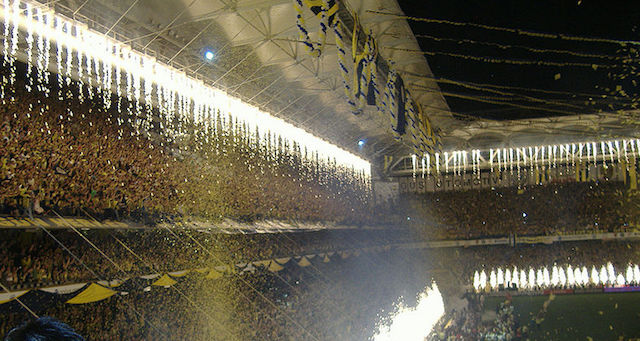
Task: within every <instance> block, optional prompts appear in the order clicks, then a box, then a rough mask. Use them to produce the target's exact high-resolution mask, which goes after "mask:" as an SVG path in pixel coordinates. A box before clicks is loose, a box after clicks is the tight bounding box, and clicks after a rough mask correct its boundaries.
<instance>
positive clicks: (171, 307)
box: [0, 253, 430, 340]
mask: <svg viewBox="0 0 640 341" xmlns="http://www.w3.org/2000/svg"><path fill="white" fill-rule="evenodd" d="M412 259H413V260H412ZM422 265H423V264H422V263H421V262H417V261H415V259H414V258H413V257H411V256H410V255H408V254H402V253H399V254H396V253H384V254H381V255H376V254H369V255H367V256H360V257H349V258H347V259H342V258H341V257H337V258H336V259H335V260H332V262H330V263H322V262H315V263H314V266H313V267H305V268H302V267H286V268H285V269H283V270H282V271H280V272H278V273H273V272H269V271H267V270H265V269H260V268H258V269H257V270H256V271H255V272H254V273H245V274H243V275H238V276H225V277H222V278H219V279H216V280H211V279H206V278H204V277H203V275H202V274H198V273H192V274H190V275H187V276H186V277H183V278H180V279H178V283H177V284H175V285H174V286H173V287H169V288H163V287H152V288H151V290H150V291H144V290H142V287H143V286H144V285H147V284H142V285H139V286H138V287H137V288H135V287H128V288H122V287H119V288H118V289H117V290H127V291H128V294H127V295H120V294H119V295H114V296H112V297H110V298H108V299H106V300H103V301H100V302H95V303H89V304H83V305H70V304H66V303H63V301H64V300H59V299H57V296H54V295H50V296H48V300H49V301H48V302H44V303H42V302H39V303H40V304H37V302H34V299H31V298H29V296H28V295H25V296H23V297H22V299H23V302H24V303H25V304H27V305H28V306H29V307H30V308H32V309H33V310H34V312H36V313H37V314H38V315H48V316H53V317H55V318H58V319H60V320H62V321H64V322H66V323H68V324H70V325H71V326H72V327H74V328H75V329H76V330H77V331H78V332H80V333H81V334H83V335H84V336H85V337H87V338H88V339H90V340H112V339H136V340H159V339H165V337H166V339H170V340H230V339H237V340H356V339H357V340H364V339H368V338H370V337H371V336H373V335H374V334H375V331H376V328H377V326H378V325H379V324H380V323H382V322H381V317H382V316H387V315H389V314H392V313H393V312H394V310H395V309H396V308H395V307H396V304H397V303H398V301H399V300H404V301H408V303H407V304H409V305H410V304H412V302H411V300H413V301H415V297H417V295H418V294H419V293H420V292H421V291H422V290H424V285H425V284H426V283H429V282H430V278H429V275H428V271H427V270H426V268H425V267H423V266H422ZM185 296H187V297H188V299H186V298H185ZM402 297H404V299H403V298H402ZM65 298H66V299H68V296H67V297H65ZM413 304H415V302H413ZM8 305H10V307H7V306H8ZM1 307H2V309H0V321H1V322H0V334H3V333H6V332H7V331H8V329H10V328H11V327H12V326H15V325H18V324H19V323H20V322H22V321H23V320H25V319H28V318H29V314H28V313H27V312H26V311H25V310H24V309H22V308H21V307H20V305H18V304H17V303H16V302H15V301H13V302H11V303H9V304H4V305H2V306H1ZM383 320H384V319H383Z"/></svg>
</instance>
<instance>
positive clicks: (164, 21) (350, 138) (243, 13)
mask: <svg viewBox="0 0 640 341" xmlns="http://www.w3.org/2000/svg"><path fill="white" fill-rule="evenodd" d="M41 2H43V1H41ZM454 2H455V3H456V4H455V5H454V4H449V2H445V1H436V2H430V3H429V4H428V5H427V4H424V3H423V2H415V1H409V0H407V1H404V0H402V1H400V4H398V2H396V1H395V0H382V1H375V2H374V1H371V0H360V1H358V0H349V1H344V2H341V4H345V6H341V7H340V10H339V11H338V13H337V15H338V16H339V17H340V19H342V21H343V22H344V23H345V26H347V27H346V30H345V31H347V32H346V37H345V41H347V42H348V43H349V44H348V45H350V42H351V32H352V31H351V30H352V28H353V26H354V23H356V22H357V23H358V24H359V25H360V27H361V28H362V29H361V30H360V32H359V37H360V40H359V41H358V43H359V45H362V44H363V43H364V36H365V35H364V33H363V32H367V31H368V30H371V31H372V33H373V35H374V36H375V37H376V40H377V44H378V46H379V49H380V54H381V57H382V58H381V59H382V60H383V61H384V62H383V64H384V63H386V61H387V60H391V61H393V62H394V63H395V67H396V68H397V69H398V70H399V71H400V73H401V75H402V77H403V78H404V80H405V83H406V84H407V85H408V88H409V89H410V91H411V93H412V94H413V96H414V98H415V99H416V100H417V101H418V102H419V103H420V104H421V105H422V106H423V107H424V108H425V109H426V111H427V112H428V113H429V116H430V118H431V120H432V121H433V123H434V125H435V126H436V127H439V128H441V129H442V133H443V136H444V142H445V148H464V147H466V146H468V145H470V144H473V145H476V144H485V145H486V144H491V143H494V142H493V141H494V140H495V141H498V142H497V143H501V144H503V145H504V144H510V143H515V142H514V141H518V140H519V139H520V140H521V139H523V138H524V137H530V136H533V137H534V138H536V136H547V140H546V141H547V142H553V141H550V140H549V138H548V136H549V135H557V133H558V132H560V131H563V130H562V129H564V131H567V130H571V131H574V132H577V133H576V135H579V136H580V137H583V136H589V137H594V136H600V135H606V136H611V135H616V136H618V135H624V136H629V135H630V134H631V135H634V134H635V132H634V131H633V129H630V128H629V124H630V123H633V125H632V127H633V128H635V127H636V126H635V120H634V118H635V116H636V115H635V111H633V109H634V108H632V107H630V106H628V105H626V104H629V103H631V102H632V101H633V98H632V97H633V93H632V92H629V93H627V97H625V96H624V95H623V94H621V93H620V92H619V91H618V93H615V94H613V95H611V94H609V93H607V92H606V91H605V90H604V89H602V88H591V87H592V86H593V84H592V83H588V82H587V80H589V81H591V80H592V79H591V78H589V77H587V76H585V75H586V74H591V73H594V74H595V73H598V75H599V77H600V78H593V82H594V84H597V85H599V86H602V87H605V86H606V87H614V89H615V82H614V83H613V85H610V84H609V83H607V82H605V81H606V80H607V79H610V77H608V76H606V77H604V78H603V77H602V73H603V72H607V71H605V69H602V70H600V69H598V70H592V69H591V68H590V67H559V66H558V67H543V66H540V65H537V66H531V67H530V65H529V66H526V67H524V66H521V65H501V64H494V63H487V62H482V63H480V62H469V61H467V60H465V59H464V58H455V57H451V56H444V55H434V56H430V55H428V54H427V55H426V58H425V54H424V53H422V52H432V51H440V52H447V53H454V54H462V55H478V56H484V55H488V54H489V53H490V52H496V55H495V56H494V57H495V58H500V59H518V60H525V59H526V60H545V61H546V60H548V61H550V62H556V63H560V62H564V61H567V62H574V63H578V62H580V63H583V64H586V63H589V64H591V63H596V62H594V61H593V60H589V61H580V60H581V59H580V58H579V57H575V56H571V55H568V56H564V55H557V54H553V55H550V56H547V55H546V54H535V53H529V52H527V51H528V50H522V49H520V50H517V51H511V50H516V49H515V48H507V49H504V48H496V47H495V46H485V45H482V46H479V47H478V46H476V45H478V44H477V43H455V42H452V41H448V40H446V41H438V40H435V39H431V38H426V36H434V37H439V38H446V39H455V40H460V39H473V40H474V41H475V40H477V41H483V42H490V43H501V44H506V45H514V44H516V43H517V44H519V45H527V46H530V47H531V48H545V49H562V50H572V51H578V52H584V53H594V54H606V55H612V56H620V55H627V54H629V53H630V52H629V51H627V50H625V47H624V46H620V45H615V44H609V45H615V46H607V44H606V43H600V44H596V45H595V46H597V47H594V48H593V49H591V46H593V45H584V46H585V48H584V49H583V48H578V47H577V46H578V43H575V44H565V42H564V41H560V40H558V39H555V40H554V39H550V40H551V41H552V42H551V43H550V44H549V45H543V44H542V45H536V44H537V41H538V40H536V39H533V38H527V39H523V38H522V37H521V35H517V34H516V35H515V37H511V38H510V39H511V40H509V39H506V40H505V39H503V38H504V37H505V36H507V33H504V32H502V33H500V32H498V33H500V34H497V33H495V32H491V31H490V30H484V31H483V30H479V29H475V28H474V29H471V28H468V27H462V28H460V27H458V26H455V25H451V24H439V25H437V24H428V23H424V22H422V23H420V22H417V21H414V20H406V18H403V17H398V16H397V14H403V13H410V14H411V15H412V16H417V17H423V16H424V17H426V16H429V17H433V18H438V19H448V20H452V21H460V22H475V23H481V24H490V25H496V26H500V27H502V26H505V27H514V28H526V29H531V30H535V31H544V32H555V33H567V34H575V35H588V36H598V37H606V38H612V39H628V40H631V39H634V37H637V32H636V31H635V30H636V26H633V25H632V23H631V22H638V20H635V21H630V20H629V22H628V23H626V22H625V23H623V22H621V21H623V20H620V22H613V21H602V22H599V24H600V25H599V27H597V28H596V27H591V30H588V29H587V28H586V27H583V26H585V25H586V24H591V26H595V25H593V22H591V21H593V20H595V19H593V17H592V16H593V15H597V14H599V15H601V16H606V17H607V18H609V19H610V20H613V18H615V17H616V15H621V16H622V15H625V16H623V17H622V18H631V19H632V18H633V16H635V18H636V19H637V15H638V12H637V11H623V10H620V11H618V10H617V9H616V11H618V12H616V11H612V12H611V14H606V15H605V14H602V13H600V12H598V8H597V7H596V8H592V7H588V8H589V11H586V12H585V13H583V14H581V15H580V16H578V19H575V20H574V21H571V22H568V23H565V24H564V25H561V24H560V23H561V22H562V20H563V19H564V18H565V17H566V16H568V15H570V14H571V13H572V12H571V9H572V8H573V7H575V4H573V5H572V6H573V7H572V6H569V5H568V4H567V3H563V4H562V5H556V6H559V7H561V8H565V9H566V11H565V12H559V13H558V14H553V15H552V14H550V13H555V12H554V11H556V9H554V8H555V7H553V6H551V5H549V6H547V7H549V8H548V9H547V10H545V11H531V10H529V9H527V8H526V7H519V8H517V9H514V7H513V6H516V5H513V6H510V7H509V6H507V7H508V8H507V9H504V10H503V11H499V9H500V8H499V6H498V5H487V6H489V7H486V8H485V7H482V8H469V7H468V6H466V5H465V6H463V4H462V3H461V1H454ZM46 3H48V4H49V5H50V6H52V7H55V9H56V11H58V12H60V13H62V14H64V15H67V16H70V17H74V18H76V19H78V20H81V21H85V22H86V23H87V24H88V25H89V27H91V28H93V29H95V30H98V31H100V32H108V33H109V34H111V35H115V36H116V37H117V39H119V40H121V41H126V42H130V43H131V44H132V45H133V47H134V48H135V49H138V50H141V51H145V52H147V53H151V54H154V55H155V56H156V57H157V59H158V60H159V61H162V62H166V63H170V64H173V65H174V66H176V67H178V68H180V69H182V70H185V71H186V72H188V73H189V74H191V75H195V76H197V77H199V78H202V79H203V80H204V81H206V82H208V83H210V84H213V85H215V86H219V87H221V88H223V89H226V90H227V91H228V92H229V93H232V94H234V95H237V96H239V97H240V98H243V99H244V100H245V101H247V102H249V103H253V104H255V105H257V106H259V107H261V108H262V109H265V110H267V111H269V112H271V113H273V114H275V115H277V116H279V117H282V118H285V119H286V120H288V121H290V122H291V123H293V124H294V125H296V126H300V127H302V128H304V129H306V130H308V131H309V132H311V133H313V134H315V135H317V136H320V137H322V138H325V139H327V140H329V141H332V142H333V143H335V144H338V145H340V146H341V147H343V148H346V149H348V150H351V151H355V152H357V153H359V154H361V155H363V156H364V157H366V158H368V159H370V160H371V161H374V162H375V161H378V160H380V159H381V158H382V156H383V155H403V154H407V153H408V152H409V148H408V147H407V145H406V144H405V143H403V142H399V141H397V140H395V139H394V138H393V136H392V133H391V130H390V129H389V120H388V118H384V117H382V116H381V115H379V114H378V113H377V111H376V109H375V107H372V106H370V107H369V108H368V109H367V110H365V112H364V113H363V114H362V115H358V116H356V115H353V114H352V113H351V108H350V107H349V105H348V104H347V101H346V98H345V96H344V89H343V85H342V76H341V74H340V70H339V66H338V56H337V53H336V47H335V45H334V44H333V35H332V34H330V38H329V40H328V42H329V44H328V45H327V46H326V47H325V49H324V51H323V53H322V56H321V57H320V58H319V59H318V58H313V57H311V56H310V55H309V54H308V53H307V52H306V51H305V49H304V45H303V44H302V43H301V42H300V37H299V30H298V28H297V27H296V10H295V9H294V6H293V1H292V0H235V1H234V0H207V1H205V0H163V1H158V0H57V1H48V2H46ZM418 3H419V4H420V5H419V6H416V5H417V4H418ZM602 3H603V4H604V3H605V2H602ZM465 4H466V2H465ZM503 5H504V4H503ZM483 6H484V5H483ZM491 6H493V7H491ZM518 6H520V4H518ZM522 6H526V5H524V4H523V5H522ZM531 6H534V5H533V4H532V5H531ZM535 6H538V5H535ZM540 6H542V5H540ZM582 6H587V4H584V5H582ZM588 6H592V5H590V4H589V5H588ZM614 7H615V6H614ZM403 10H404V12H403ZM577 10H581V9H580V8H579V6H578V9H577ZM510 11H511V12H510ZM378 12H384V13H391V14H394V15H383V14H380V13H378ZM527 12H530V13H529V14H527ZM601 12H606V11H601ZM303 13H304V20H305V22H306V28H307V29H308V30H309V31H310V35H311V38H312V39H315V38H316V37H317V35H318V31H319V27H320V25H319V20H318V18H317V17H316V16H314V15H313V13H312V12H311V11H309V10H308V9H306V8H305V9H304V11H303ZM513 13H517V14H519V15H513ZM354 14H355V15H354ZM489 14H491V15H489ZM547 17H548V20H549V24H548V25H547V20H546V18H547ZM528 18H529V19H531V20H529V19H528ZM356 19H357V20H356ZM580 20H583V21H580ZM589 20H591V21H589ZM574 22H575V23H577V24H574ZM612 23H615V25H609V24H612ZM581 27H582V28H581ZM629 30H631V32H628V31H629ZM620 32H623V33H624V34H623V33H620ZM414 33H415V34H416V35H418V37H419V38H416V35H414ZM521 39H523V40H522V41H521ZM539 40H541V39H539ZM467 45H469V46H467ZM580 46H582V45H580ZM628 46H633V45H627V48H628ZM347 48H349V46H347ZM456 49H457V50H456ZM618 50H623V51H618ZM207 51H209V52H211V53H210V54H208V56H207V57H211V59H212V60H211V61H207V60H206V58H204V55H205V54H206V52H207ZM574 57H575V58H574ZM583 59H584V58H583ZM427 61H429V63H430V64H431V65H432V66H434V67H435V70H436V72H435V74H434V73H432V72H431V68H430V65H429V64H427ZM636 61H637V60H634V61H633V62H636ZM598 63H602V64H604V63H609V64H611V63H613V64H615V63H621V61H620V60H617V59H616V60H604V61H602V60H598ZM631 64H633V63H631ZM383 66H384V65H383ZM558 75H559V76H558ZM436 79H437V80H438V81H436ZM442 79H445V80H442ZM446 80H454V81H460V82H464V83H468V84H467V85H468V86H466V87H464V89H462V90H461V89H460V85H456V84H451V83H447V82H446ZM471 82H473V84H471ZM477 83H490V84H493V85H499V86H507V87H523V88H530V87H531V88H537V89H539V90H553V91H557V92H566V93H577V92H580V93H583V92H584V93H594V94H606V95H607V96H608V97H606V98H597V97H595V96H594V97H592V98H590V99H587V101H590V102H589V103H583V102H584V100H585V97H584V96H582V97H580V96H578V95H575V96H573V97H572V95H568V96H564V97H563V96H559V95H558V96H555V95H554V96H551V95H550V94H546V93H534V92H531V91H529V90H527V91H522V92H518V91H516V89H515V88H514V89H512V88H508V89H502V88H498V87H490V88H491V89H494V90H496V91H499V92H496V91H494V92H493V93H492V92H488V93H487V92H486V91H485V90H478V89H474V88H473V87H476V88H477V87H480V88H486V87H487V86H485V85H480V86H478V85H477ZM621 84H623V85H625V89H626V88H627V84H626V83H621ZM440 87H442V88H443V89H444V90H445V92H444V93H443V92H441V91H440ZM500 92H509V93H517V94H519V95H517V96H514V95H505V94H500ZM609 92H615V90H611V91H609ZM451 94H453V95H451ZM456 94H462V95H465V96H467V95H468V96H472V97H474V98H476V99H477V98H484V99H486V98H489V99H490V100H492V101H499V102H500V104H499V105H495V104H488V103H483V102H480V101H477V100H463V99H461V98H460V97H459V96H458V97H454V96H455V95H456ZM611 96H613V97H611ZM485 97H486V98H485ZM531 98H534V99H531ZM536 99H544V100H553V101H557V102H563V103H562V104H558V103H556V104H554V105H549V104H548V103H543V102H540V101H537V100H536ZM503 102H504V103H508V104H503ZM564 102H566V103H564ZM591 102H595V103H591ZM612 103H613V104H615V105H616V106H615V107H609V104H612ZM619 103H620V106H618V104H619ZM509 104H516V105H521V106H522V105H525V106H529V107H535V108H537V109H534V110H531V109H527V108H523V107H521V108H514V107H513V105H511V106H509ZM622 104H625V105H622ZM450 107H451V109H450ZM575 107H579V108H580V109H578V108H575ZM540 108H544V109H540ZM560 109H562V110H563V111H567V112H573V113H575V115H574V114H570V115H569V114H567V113H562V112H560ZM618 109H619V110H625V112H624V115H621V114H617V113H614V110H618ZM554 110H556V111H557V112H553V111H554ZM577 114H580V115H577ZM562 115H564V116H562ZM559 116H562V117H559ZM531 117H535V118H537V119H535V120H531V121H529V120H526V121H517V122H513V121H511V120H512V119H523V118H531ZM540 117H543V118H540ZM558 128H561V130H558ZM634 136H635V135H634ZM562 137H563V138H565V139H566V138H567V135H566V134H565V135H562ZM363 139H364V140H366V143H365V144H364V146H360V147H359V146H358V141H360V140H363Z"/></svg>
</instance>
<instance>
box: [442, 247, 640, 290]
mask: <svg viewBox="0 0 640 341" xmlns="http://www.w3.org/2000/svg"><path fill="white" fill-rule="evenodd" d="M432 253H433V255H434V260H436V261H437V262H438V265H437V267H446V268H449V269H451V271H453V272H454V273H455V277H457V278H460V279H461V282H462V283H464V284H465V285H466V286H467V287H468V288H471V286H472V284H473V276H474V273H475V271H482V270H485V271H486V272H487V273H488V272H489V271H491V270H492V269H497V268H502V269H513V268H514V267H517V268H518V269H529V268H533V269H539V268H542V267H548V268H549V269H550V268H551V267H553V266H554V265H557V266H559V267H566V266H568V265H571V266H572V267H575V266H581V267H582V266H585V267H587V269H589V271H590V270H591V267H592V266H595V267H596V268H598V269H600V267H602V266H603V265H607V264H608V263H609V262H610V263H611V264H612V265H613V267H614V269H617V271H619V272H624V271H625V270H626V269H627V266H628V265H629V264H630V263H632V264H640V242H638V241H613V240H611V241H583V242H562V243H554V244H551V245H544V244H531V245H529V244H519V245H517V246H516V247H512V246H506V245H505V246H491V247H471V248H454V249H434V250H432Z"/></svg>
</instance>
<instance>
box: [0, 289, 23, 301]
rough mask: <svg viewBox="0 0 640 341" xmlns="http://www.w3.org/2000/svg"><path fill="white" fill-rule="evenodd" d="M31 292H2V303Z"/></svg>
mask: <svg viewBox="0 0 640 341" xmlns="http://www.w3.org/2000/svg"><path fill="white" fill-rule="evenodd" d="M27 292H29V290H22V291H14V292H3V293H0V304H2V303H7V302H9V301H11V300H13V299H16V298H18V297H20V296H22V295H24V294H26V293H27Z"/></svg>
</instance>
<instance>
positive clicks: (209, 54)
mask: <svg viewBox="0 0 640 341" xmlns="http://www.w3.org/2000/svg"><path fill="white" fill-rule="evenodd" d="M213 57H215V55H214V54H213V51H211V50H207V51H205V52H204V59H206V60H208V61H212V60H213Z"/></svg>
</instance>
